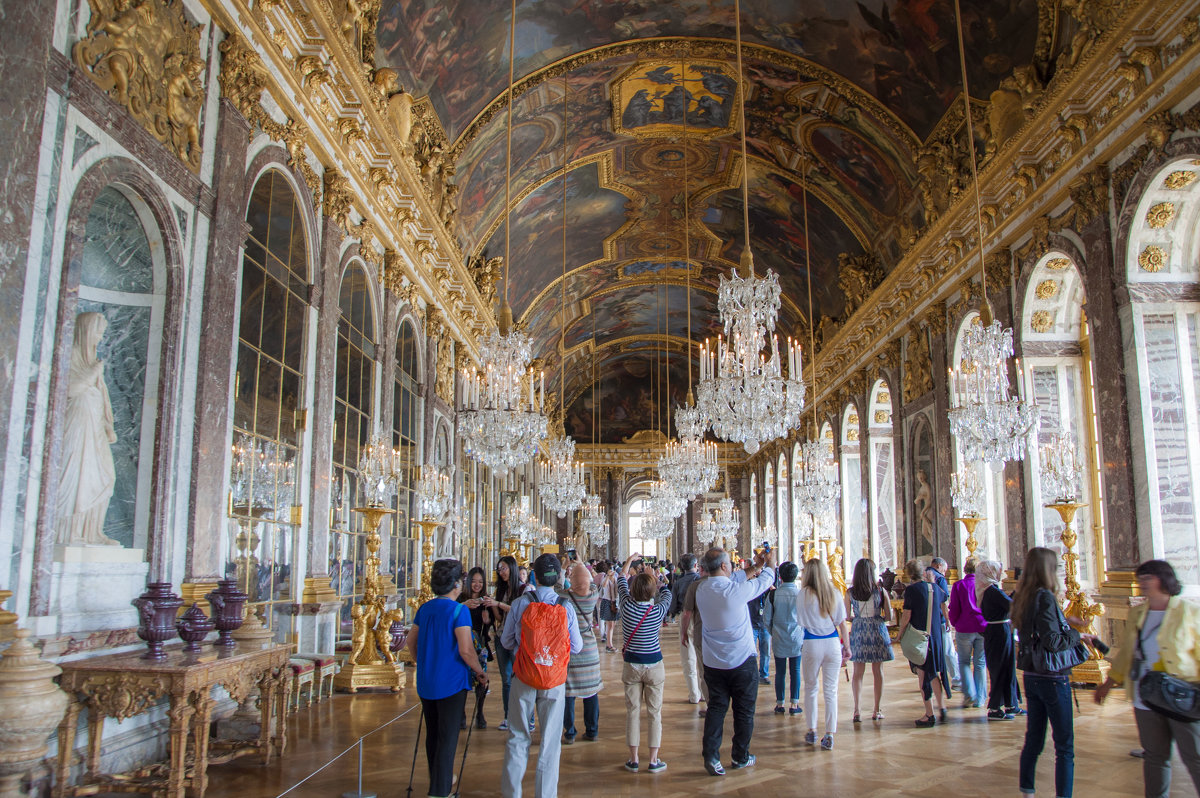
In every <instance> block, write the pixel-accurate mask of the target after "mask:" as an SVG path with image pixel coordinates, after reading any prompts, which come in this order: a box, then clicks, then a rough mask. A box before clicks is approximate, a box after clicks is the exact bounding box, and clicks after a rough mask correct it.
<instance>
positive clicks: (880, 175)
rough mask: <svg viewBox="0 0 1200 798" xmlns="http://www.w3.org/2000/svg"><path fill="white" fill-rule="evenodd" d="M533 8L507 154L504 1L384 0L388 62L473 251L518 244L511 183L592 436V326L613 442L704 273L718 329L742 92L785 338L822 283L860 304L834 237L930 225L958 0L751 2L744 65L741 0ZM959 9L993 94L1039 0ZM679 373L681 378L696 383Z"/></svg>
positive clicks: (647, 422)
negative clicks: (738, 60)
mask: <svg viewBox="0 0 1200 798" xmlns="http://www.w3.org/2000/svg"><path fill="white" fill-rule="evenodd" d="M516 6H517V29H516V39H517V41H516V53H517V62H516V69H515V73H516V78H517V80H518V81H519V83H518V90H517V91H516V93H515V94H514V97H513V109H512V110H513V113H512V123H511V124H512V159H511V163H510V164H506V154H505V153H506V140H505V139H506V132H507V128H508V122H509V115H508V113H507V109H506V107H505V103H504V100H505V89H506V87H507V85H508V41H507V36H508V21H509V2H506V1H505V0H384V3H383V11H382V15H381V18H380V25H379V30H378V39H379V46H380V50H379V62H380V64H381V65H382V64H385V63H386V64H387V65H390V66H392V67H393V68H395V69H397V70H398V72H399V73H400V75H401V82H402V83H403V84H404V86H405V87H406V88H407V89H408V90H409V91H411V92H412V93H413V94H415V95H417V96H418V97H420V96H428V97H429V100H430V103H431V105H432V107H433V109H434V110H435V112H436V113H437V115H438V117H439V119H440V121H441V123H442V126H443V128H444V129H445V132H446V134H447V136H448V138H449V142H450V143H449V146H448V148H447V153H448V155H449V157H450V158H452V159H453V160H454V164H455V166H456V168H457V172H456V176H455V182H456V183H457V185H458V187H459V211H458V214H457V216H456V218H455V220H454V230H453V232H454V233H455V234H456V235H457V236H458V238H459V240H460V242H461V244H462V248H463V251H464V252H465V253H468V254H470V255H485V256H487V257H495V256H500V255H503V254H504V234H505V228H504V218H505V214H504V208H505V198H506V197H505V188H506V185H507V186H508V188H509V192H510V194H511V206H510V207H511V208H512V209H513V210H512V213H511V215H510V229H509V238H510V244H511V258H510V266H509V281H508V285H507V296H508V301H509V303H510V304H511V306H512V309H513V311H514V314H515V317H516V318H517V319H518V321H519V323H520V324H521V325H522V327H524V328H525V329H526V330H527V331H528V332H529V333H530V335H531V337H532V339H533V344H534V350H535V353H536V354H537V356H539V357H541V358H542V360H543V363H544V364H545V368H546V370H547V383H548V386H547V387H548V388H549V387H550V385H551V384H553V385H554V386H555V387H556V388H557V382H558V369H559V360H560V357H561V356H562V352H563V350H561V349H560V341H559V336H560V325H562V324H564V323H565V325H566V346H565V357H566V363H567V368H566V372H567V381H566V382H567V384H566V393H567V401H568V405H569V406H568V410H567V417H568V432H572V434H574V435H576V437H577V439H578V440H590V437H589V435H590V432H589V431H590V420H589V421H588V424H586V425H583V426H580V424H582V421H580V419H582V418H585V417H586V418H589V419H590V409H588V408H590V407H591V405H587V403H589V402H591V401H592V398H591V397H592V396H593V387H592V381H591V374H590V368H591V363H592V357H593V352H592V330H593V328H595V329H596V330H597V336H596V344H597V345H598V346H599V352H598V353H597V354H596V357H598V358H599V361H600V363H601V364H602V365H601V369H602V371H603V373H604V377H603V379H601V380H600V387H599V394H597V398H598V399H599V401H600V403H601V405H602V406H604V407H605V408H606V410H605V416H606V418H607V417H609V416H610V414H609V412H608V409H612V410H613V412H614V413H616V414H617V415H614V416H612V417H611V418H608V420H606V423H605V425H604V427H603V438H604V439H605V440H607V441H619V440H621V439H622V438H624V437H628V436H629V435H632V434H633V433H634V432H636V431H638V430H639V429H643V428H650V427H652V426H653V424H652V412H651V411H650V408H652V407H653V404H654V401H655V399H654V397H656V396H657V395H658V394H657V390H658V389H657V388H648V387H647V381H649V383H654V379H653V377H652V376H650V377H648V376H647V375H648V374H651V375H652V373H653V366H652V363H653V362H654V360H655V358H656V357H657V356H658V355H659V354H661V351H662V350H663V348H664V347H671V348H674V350H675V351H676V353H677V355H676V357H674V358H673V361H674V362H673V365H672V370H674V368H675V364H676V363H678V364H680V365H681V366H683V367H684V371H686V367H685V364H683V361H682V355H681V354H680V353H681V352H682V350H683V348H684V346H685V343H686V339H687V333H688V330H687V327H686V322H685V321H684V316H683V313H682V312H678V313H677V311H682V310H683V308H684V305H685V300H684V292H685V288H684V284H685V280H687V279H688V278H689V277H690V280H691V284H692V310H693V318H692V325H691V332H692V336H693V339H694V340H700V339H702V338H703V337H705V336H710V335H713V334H715V333H716V332H717V331H718V328H719V324H720V322H719V319H718V317H717V314H716V311H715V305H716V292H717V288H718V283H719V279H720V277H721V276H722V275H727V274H728V273H729V270H730V269H731V268H732V266H733V265H734V264H736V263H737V261H738V258H739V256H740V254H741V250H742V247H743V222H742V219H743V215H742V199H741V196H742V195H741V190H740V186H741V180H742V157H741V124H740V114H739V111H740V110H741V105H742V101H743V98H742V97H741V93H742V91H743V90H744V91H745V93H746V97H745V98H744V100H745V103H744V104H745V120H746V125H745V127H746V147H747V154H748V157H749V162H750V165H749V188H750V212H749V227H750V235H751V246H752V249H753V252H754V255H755V265H756V268H757V269H758V270H759V271H760V272H763V271H765V270H766V269H768V268H769V269H773V270H775V271H776V272H778V274H779V276H780V283H781V286H782V288H783V308H782V310H781V313H780V318H779V323H778V330H779V333H780V335H781V336H782V335H789V334H790V335H797V336H800V337H802V338H806V337H807V333H806V329H807V322H806V319H807V318H808V317H809V304H808V289H809V285H810V284H811V287H812V303H813V309H812V316H813V318H818V319H819V318H821V317H822V316H829V317H831V318H834V319H838V318H840V317H841V316H842V315H843V314H844V307H845V303H844V296H843V294H842V291H841V289H840V288H839V287H838V279H837V278H838V258H839V255H842V254H848V255H859V254H863V253H868V252H869V253H870V254H873V255H875V256H876V257H878V259H879V262H880V264H881V265H882V266H883V268H884V270H885V271H886V270H888V269H890V268H891V267H892V266H893V265H894V264H895V263H896V261H897V260H898V258H899V257H900V254H901V253H902V252H903V250H904V248H905V246H906V243H905V242H906V241H907V240H908V237H909V236H910V235H911V234H912V232H911V231H913V230H914V229H919V228H920V227H922V226H923V225H924V221H925V219H924V211H923V209H922V204H921V202H920V199H919V197H918V193H917V191H916V188H915V187H916V185H917V181H918V173H917V169H916V163H917V153H918V151H919V150H920V147H921V145H922V142H923V141H925V139H926V138H927V137H929V136H930V134H931V133H932V132H933V131H935V129H937V126H938V124H939V122H941V121H942V120H943V119H944V118H945V117H946V116H947V113H948V109H951V107H952V104H953V103H955V101H956V98H960V93H959V90H960V83H961V79H960V76H959V75H960V73H959V64H958V52H959V50H958V42H957V38H956V36H957V32H956V26H955V21H954V11H953V9H954V2H953V0H856V1H855V2H850V1H849V0H742V2H741V8H742V29H743V36H744V40H745V42H746V44H747V47H746V48H745V53H744V56H745V57H744V73H743V74H744V80H743V81H739V80H738V78H739V76H738V74H737V72H736V67H735V66H734V60H733V49H732V39H733V37H734V0H674V2H652V1H651V0H517V3H516ZM963 13H964V17H963V33H964V38H965V40H966V52H967V55H968V58H967V61H968V72H969V76H970V81H971V89H972V94H973V96H975V97H977V98H987V97H988V96H989V95H990V93H991V91H992V90H993V89H995V88H996V86H997V85H998V83H999V81H1000V80H1001V79H1002V78H1004V77H1006V76H1007V75H1009V74H1010V73H1011V72H1012V69H1013V68H1014V67H1015V66H1018V65H1021V64H1025V63H1028V62H1029V61H1030V60H1031V58H1032V56H1033V50H1034V45H1035V41H1036V35H1037V0H971V2H968V3H963ZM938 135H941V133H940V132H939V134H938ZM564 172H565V174H566V178H565V185H566V213H565V223H566V230H567V234H566V239H567V240H566V247H565V250H566V251H565V253H564V246H563V225H564V213H563V185H564V183H563V181H564V178H563V175H564ZM805 201H807V208H808V217H809V218H808V233H809V234H808V235H807V236H806V235H805V228H804V220H803V213H802V209H803V207H804V203H805ZM564 255H565V257H564ZM810 263H811V275H810V274H809V264H810ZM564 266H565V271H566V278H565V280H564V279H563V277H562V275H563V273H564ZM668 286H669V287H668ZM497 289H498V291H499V293H500V295H501V296H504V292H505V286H504V285H503V284H501V285H498V286H497ZM664 307H669V308H670V309H671V314H670V319H669V321H668V322H666V326H665V327H664V322H663V312H664ZM664 332H665V333H666V335H665V336H664ZM806 349H807V347H806ZM684 381H686V377H683V379H681V380H677V379H676V378H675V377H674V376H673V377H672V385H673V386H674V385H675V383H676V382H679V385H680V390H681V391H684V392H685V390H684V389H683V387H682V384H683V382H684ZM655 384H656V383H655ZM647 391H649V393H647ZM680 396H682V393H680ZM572 397H576V399H575V402H576V405H578V406H574V405H571V404H570V403H571V401H572ZM647 403H649V404H647ZM584 405H587V407H584ZM618 408H620V411H619V413H618V410H617V409H618ZM622 413H623V414H624V416H622V417H618V416H620V414H622ZM572 419H574V420H572Z"/></svg>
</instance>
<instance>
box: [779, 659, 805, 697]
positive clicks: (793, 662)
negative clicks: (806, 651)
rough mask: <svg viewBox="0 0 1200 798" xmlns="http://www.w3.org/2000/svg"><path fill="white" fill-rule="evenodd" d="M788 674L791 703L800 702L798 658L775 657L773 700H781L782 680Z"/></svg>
mask: <svg viewBox="0 0 1200 798" xmlns="http://www.w3.org/2000/svg"><path fill="white" fill-rule="evenodd" d="M788 676H790V677H791V679H792V692H791V694H790V695H791V699H792V703H793V704H799V703H800V658H799V657H776V658H775V700H776V701H778V702H781V703H782V702H783V680H784V679H785V678H786V677H788Z"/></svg>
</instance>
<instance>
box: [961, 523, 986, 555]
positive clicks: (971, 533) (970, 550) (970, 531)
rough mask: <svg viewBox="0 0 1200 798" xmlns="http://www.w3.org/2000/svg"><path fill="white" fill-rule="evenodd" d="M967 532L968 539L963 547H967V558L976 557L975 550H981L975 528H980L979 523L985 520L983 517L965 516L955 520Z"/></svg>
mask: <svg viewBox="0 0 1200 798" xmlns="http://www.w3.org/2000/svg"><path fill="white" fill-rule="evenodd" d="M954 520H955V521H958V522H959V523H961V524H962V525H963V528H964V529H966V530H967V539H966V540H965V541H963V545H965V546H966V547H967V556H968V557H974V556H975V549H977V548H979V540H978V539H976V537H975V527H977V526H979V522H980V521H983V520H985V519H984V517H983V516H982V515H964V516H963V517H962V518H955V519H954Z"/></svg>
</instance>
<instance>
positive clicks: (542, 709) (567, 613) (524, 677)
mask: <svg viewBox="0 0 1200 798" xmlns="http://www.w3.org/2000/svg"><path fill="white" fill-rule="evenodd" d="M561 570H562V566H561V565H560V564H559V561H558V558H557V557H555V556H554V555H553V554H543V555H542V556H540V557H538V558H537V559H536V560H534V561H533V577H534V581H535V583H536V590H534V591H533V592H530V593H526V594H525V595H523V596H521V597H520V598H518V599H517V600H516V601H514V602H513V603H512V609H511V610H510V611H509V613H508V617H506V618H505V619H504V629H503V630H502V632H501V634H500V644H501V645H503V646H504V647H505V648H507V649H508V650H509V651H513V652H516V654H515V658H514V660H513V679H512V688H511V690H510V693H509V705H510V710H509V714H510V715H511V716H512V717H516V718H528V717H530V716H531V715H532V714H533V712H534V710H535V709H536V710H537V716H538V727H539V728H540V729H541V730H542V743H541V749H540V750H539V752H538V762H537V779H536V782H535V788H534V793H535V795H536V798H555V797H556V796H557V795H558V755H559V751H560V750H561V748H562V723H563V707H564V706H565V704H566V681H567V665H568V664H569V663H570V660H571V654H575V653H578V652H579V651H580V650H581V649H582V648H583V638H582V637H581V636H580V634H579V620H578V618H577V617H576V615H575V608H574V607H572V606H570V605H562V604H559V603H558V594H557V593H555V591H554V586H555V585H556V584H558V582H559V574H560V572H561ZM514 701H515V702H516V706H515V708H513V707H512V703H513V702H514ZM530 742H531V735H530V729H529V726H527V725H525V724H524V723H512V724H509V727H508V744H507V746H506V747H505V749H504V776H503V780H502V783H501V792H502V793H503V795H504V798H521V779H522V778H524V776H525V768H526V765H527V764H528V762H529V745H530Z"/></svg>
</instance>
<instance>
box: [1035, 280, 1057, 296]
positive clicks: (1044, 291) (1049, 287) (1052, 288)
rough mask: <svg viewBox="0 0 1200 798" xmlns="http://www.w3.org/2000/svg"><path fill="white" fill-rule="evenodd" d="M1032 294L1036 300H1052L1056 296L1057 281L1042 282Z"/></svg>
mask: <svg viewBox="0 0 1200 798" xmlns="http://www.w3.org/2000/svg"><path fill="white" fill-rule="evenodd" d="M1033 293H1034V296H1036V297H1037V298H1038V299H1053V298H1054V297H1055V296H1057V295H1058V281H1056V280H1042V281H1041V282H1040V283H1038V286H1037V288H1035V289H1034V290H1033Z"/></svg>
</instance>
